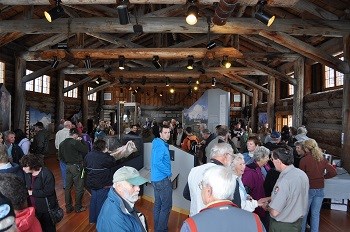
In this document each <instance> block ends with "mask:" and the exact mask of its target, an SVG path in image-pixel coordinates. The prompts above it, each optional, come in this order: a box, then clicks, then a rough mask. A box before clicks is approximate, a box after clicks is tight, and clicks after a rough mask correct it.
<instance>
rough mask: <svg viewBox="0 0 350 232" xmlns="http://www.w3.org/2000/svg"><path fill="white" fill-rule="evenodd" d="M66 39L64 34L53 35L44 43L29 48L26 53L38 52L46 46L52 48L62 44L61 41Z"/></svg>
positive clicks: (66, 36)
mask: <svg viewBox="0 0 350 232" xmlns="http://www.w3.org/2000/svg"><path fill="white" fill-rule="evenodd" d="M72 36H73V34H71V35H70V37H72ZM67 38H68V35H67V34H65V33H60V34H57V35H54V36H52V37H50V38H48V39H46V40H44V41H41V42H40V43H37V44H35V45H34V46H31V47H30V48H28V51H38V50H40V49H42V48H45V47H48V46H52V45H54V44H57V43H59V42H62V41H63V40H66V39H67Z"/></svg>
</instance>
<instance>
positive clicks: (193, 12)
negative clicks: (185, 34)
mask: <svg viewBox="0 0 350 232" xmlns="http://www.w3.org/2000/svg"><path fill="white" fill-rule="evenodd" d="M194 2H195V0H189V3H190V4H191V5H190V6H189V7H188V9H187V16H186V23H187V24H189V25H195V24H196V23H197V20H198V19H197V18H198V7H197V6H196V5H195V4H194Z"/></svg>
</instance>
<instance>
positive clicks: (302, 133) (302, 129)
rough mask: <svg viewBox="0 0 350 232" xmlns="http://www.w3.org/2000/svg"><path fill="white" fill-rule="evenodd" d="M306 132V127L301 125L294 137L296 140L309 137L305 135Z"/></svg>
mask: <svg viewBox="0 0 350 232" xmlns="http://www.w3.org/2000/svg"><path fill="white" fill-rule="evenodd" d="M306 134H307V130H306V127H305V126H301V127H299V128H298V130H297V135H296V136H295V139H296V140H297V141H305V140H308V139H310V138H309V137H308V136H306Z"/></svg>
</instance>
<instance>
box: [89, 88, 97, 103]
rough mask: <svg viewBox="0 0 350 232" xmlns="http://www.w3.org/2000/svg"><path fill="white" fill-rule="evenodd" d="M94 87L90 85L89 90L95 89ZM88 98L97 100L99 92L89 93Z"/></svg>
mask: <svg viewBox="0 0 350 232" xmlns="http://www.w3.org/2000/svg"><path fill="white" fill-rule="evenodd" d="M93 89H94V88H93V87H88V91H90V90H93ZM88 100H89V101H97V93H96V92H95V93H92V94H89V95H88Z"/></svg>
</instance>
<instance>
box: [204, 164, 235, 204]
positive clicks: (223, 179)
mask: <svg viewBox="0 0 350 232" xmlns="http://www.w3.org/2000/svg"><path fill="white" fill-rule="evenodd" d="M236 179H237V176H236V175H234V173H233V172H232V170H231V169H230V168H226V167H224V166H220V165H215V166H213V167H211V168H209V169H207V170H206V171H205V172H204V175H203V180H202V181H203V182H202V183H203V185H204V186H207V185H209V186H210V187H211V188H212V195H213V197H214V198H215V199H217V200H232V199H233V194H234V192H235V188H236Z"/></svg>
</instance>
